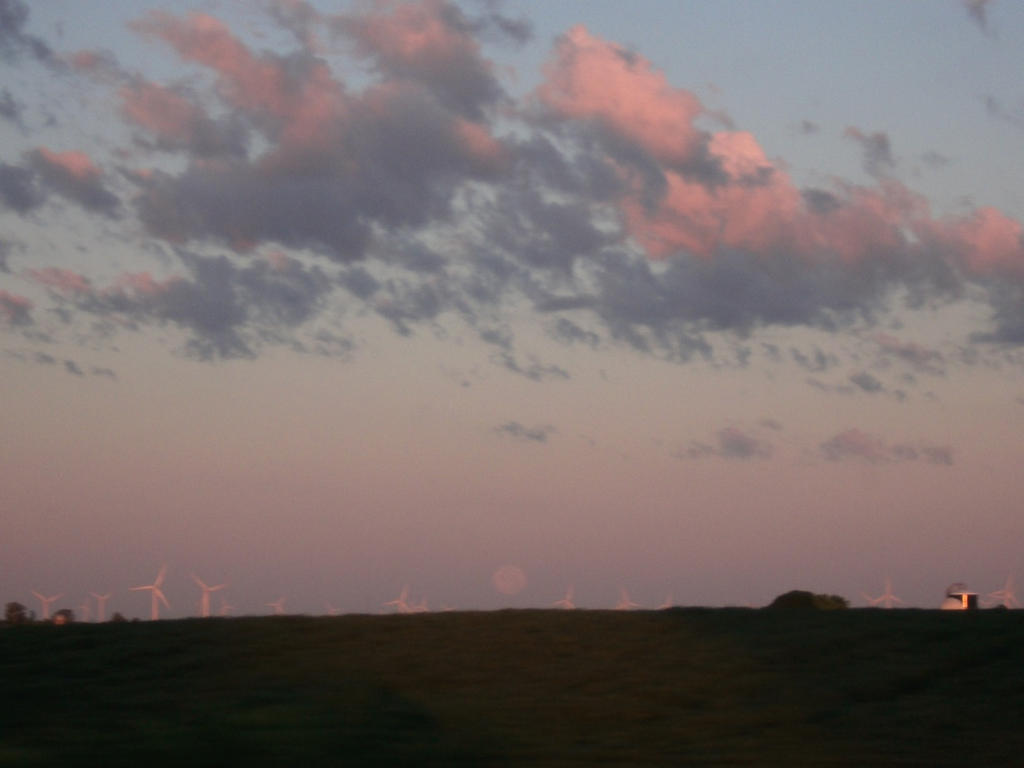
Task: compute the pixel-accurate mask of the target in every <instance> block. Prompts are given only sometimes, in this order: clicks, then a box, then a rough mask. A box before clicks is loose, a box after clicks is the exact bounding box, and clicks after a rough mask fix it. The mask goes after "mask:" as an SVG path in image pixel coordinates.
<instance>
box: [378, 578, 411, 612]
mask: <svg viewBox="0 0 1024 768" xmlns="http://www.w3.org/2000/svg"><path fill="white" fill-rule="evenodd" d="M408 599H409V585H408V584H406V585H405V586H404V587H402V593H401V594H400V595H399V596H398V597H396V598H395V599H394V600H388V601H387V602H386V603H384V607H385V608H394V609H395V612H396V613H412V609H411V608H410V607H409V604H408V603H407V602H405V601H406V600H408Z"/></svg>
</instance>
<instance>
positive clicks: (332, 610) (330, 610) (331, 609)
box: [324, 600, 338, 616]
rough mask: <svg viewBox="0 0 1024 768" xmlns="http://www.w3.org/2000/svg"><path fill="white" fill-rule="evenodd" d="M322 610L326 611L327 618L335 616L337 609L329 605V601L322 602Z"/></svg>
mask: <svg viewBox="0 0 1024 768" xmlns="http://www.w3.org/2000/svg"><path fill="white" fill-rule="evenodd" d="M324 609H325V610H326V611H327V615H328V616H337V615H338V609H337V608H335V607H334V606H333V605H331V601H330V600H324Z"/></svg>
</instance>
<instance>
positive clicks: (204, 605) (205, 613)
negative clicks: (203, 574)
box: [192, 573, 227, 619]
mask: <svg viewBox="0 0 1024 768" xmlns="http://www.w3.org/2000/svg"><path fill="white" fill-rule="evenodd" d="M192 580H193V581H194V582H195V583H196V584H198V585H199V588H200V589H201V590H203V596H202V597H201V598H199V615H200V616H202V617H203V618H204V619H208V618H210V593H211V592H216V591H217V590H218V589H224V587H226V586H227V584H217V585H215V586H212V587H211V586H208V585H207V584H206V582H204V581H203V580H202V579H200V578H199V577H198V576H196V575H195V574H194V573H193V574H192Z"/></svg>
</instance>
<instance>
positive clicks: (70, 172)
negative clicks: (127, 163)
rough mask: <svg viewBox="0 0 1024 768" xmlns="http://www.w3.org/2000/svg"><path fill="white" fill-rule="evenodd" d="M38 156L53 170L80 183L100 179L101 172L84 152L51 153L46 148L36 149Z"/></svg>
mask: <svg viewBox="0 0 1024 768" xmlns="http://www.w3.org/2000/svg"><path fill="white" fill-rule="evenodd" d="M36 156H37V157H38V158H39V159H40V160H42V161H43V162H44V163H46V165H47V166H49V167H50V168H51V169H52V170H54V171H57V172H58V173H61V174H63V175H65V176H67V177H69V178H71V179H74V180H76V181H80V182H91V181H94V180H95V179H97V178H99V175H100V171H99V169H98V168H97V167H96V165H95V164H94V163H93V161H92V160H91V159H90V157H89V156H88V155H87V154H85V153H84V152H76V151H69V152H51V151H50V150H48V149H47V148H46V147H39V148H37V149H36Z"/></svg>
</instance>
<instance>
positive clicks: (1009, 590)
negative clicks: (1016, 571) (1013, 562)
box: [987, 573, 1020, 608]
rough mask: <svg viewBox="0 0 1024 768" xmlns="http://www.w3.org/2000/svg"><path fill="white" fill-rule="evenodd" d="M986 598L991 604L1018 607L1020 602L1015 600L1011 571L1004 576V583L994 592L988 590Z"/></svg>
mask: <svg viewBox="0 0 1024 768" xmlns="http://www.w3.org/2000/svg"><path fill="white" fill-rule="evenodd" d="M987 597H988V599H989V600H991V601H994V602H992V605H1001V606H1003V607H1004V608H1020V602H1019V601H1018V600H1017V595H1016V594H1014V591H1013V574H1012V573H1011V574H1010V575H1009V576H1007V577H1006V583H1005V584H1004V585H1003V588H1002V589H997V590H996V591H995V592H989V593H988V595H987Z"/></svg>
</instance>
